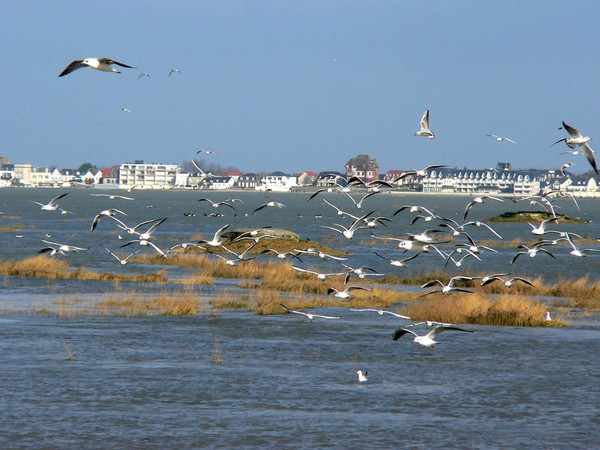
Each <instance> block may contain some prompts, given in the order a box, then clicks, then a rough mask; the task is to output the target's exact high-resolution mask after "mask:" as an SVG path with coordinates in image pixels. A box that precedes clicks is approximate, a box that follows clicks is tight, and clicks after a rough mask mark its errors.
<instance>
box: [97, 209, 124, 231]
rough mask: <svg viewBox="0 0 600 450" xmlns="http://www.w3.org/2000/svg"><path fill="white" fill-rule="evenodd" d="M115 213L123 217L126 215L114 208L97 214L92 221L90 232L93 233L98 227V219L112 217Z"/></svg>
mask: <svg viewBox="0 0 600 450" xmlns="http://www.w3.org/2000/svg"><path fill="white" fill-rule="evenodd" d="M117 213H118V214H123V215H124V216H126V215H127V214H125V213H124V212H123V211H121V210H120V209H116V208H109V209H105V210H102V211H100V212H99V213H98V214H96V216H95V217H94V219H93V220H92V227H91V229H90V231H94V230H95V229H96V227H97V226H98V222H99V221H100V219H102V217H108V216H114V215H115V214H117Z"/></svg>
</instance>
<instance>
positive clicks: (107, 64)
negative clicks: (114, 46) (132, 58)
mask: <svg viewBox="0 0 600 450" xmlns="http://www.w3.org/2000/svg"><path fill="white" fill-rule="evenodd" d="M111 64H116V65H117V66H121V67H127V68H128V69H133V68H134V67H133V66H128V65H127V64H123V63H120V62H118V61H115V60H114V59H110V58H86V59H76V60H75V61H73V62H71V63H70V64H69V65H68V66H67V67H65V70H63V71H62V72H61V73H60V75H59V77H63V76H65V75H67V74H70V73H71V72H73V71H74V70H77V69H81V68H82V67H86V66H87V67H91V68H92V69H96V70H100V71H102V72H115V73H121V72H120V71H119V70H117V69H115V68H114V67H112V65H111Z"/></svg>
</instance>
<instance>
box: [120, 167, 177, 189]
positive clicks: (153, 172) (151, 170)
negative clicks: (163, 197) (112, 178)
mask: <svg viewBox="0 0 600 450" xmlns="http://www.w3.org/2000/svg"><path fill="white" fill-rule="evenodd" d="M179 170H180V167H179V165H177V164H145V163H144V162H143V161H135V162H133V163H125V164H121V166H120V167H119V184H120V186H121V187H123V188H128V187H131V186H134V185H140V187H143V188H151V189H152V188H156V189H161V188H164V187H165V186H173V185H174V184H175V179H176V177H177V173H178V172H179Z"/></svg>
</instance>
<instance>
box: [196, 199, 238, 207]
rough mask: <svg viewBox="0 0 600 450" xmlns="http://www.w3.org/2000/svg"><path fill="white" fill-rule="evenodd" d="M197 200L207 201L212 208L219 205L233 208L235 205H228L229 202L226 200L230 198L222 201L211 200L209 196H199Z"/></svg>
mask: <svg viewBox="0 0 600 450" xmlns="http://www.w3.org/2000/svg"><path fill="white" fill-rule="evenodd" d="M198 201H199V202H209V203H210V204H211V205H212V206H213V208H219V207H221V206H228V207H229V208H231V209H235V207H234V206H233V205H230V204H229V203H227V202H228V201H231V200H223V201H222V202H213V201H212V200H211V199H210V198H200V199H198Z"/></svg>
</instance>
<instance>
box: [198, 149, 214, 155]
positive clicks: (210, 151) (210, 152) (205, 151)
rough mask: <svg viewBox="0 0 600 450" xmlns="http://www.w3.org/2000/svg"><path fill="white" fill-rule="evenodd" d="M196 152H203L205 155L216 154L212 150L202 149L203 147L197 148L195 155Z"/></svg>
mask: <svg viewBox="0 0 600 450" xmlns="http://www.w3.org/2000/svg"><path fill="white" fill-rule="evenodd" d="M198 153H204V154H205V155H216V153H215V152H213V151H212V150H203V149H200V150H198V151H197V152H196V155H197V154H198Z"/></svg>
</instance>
